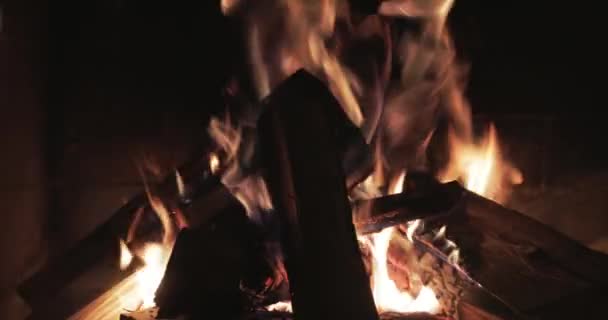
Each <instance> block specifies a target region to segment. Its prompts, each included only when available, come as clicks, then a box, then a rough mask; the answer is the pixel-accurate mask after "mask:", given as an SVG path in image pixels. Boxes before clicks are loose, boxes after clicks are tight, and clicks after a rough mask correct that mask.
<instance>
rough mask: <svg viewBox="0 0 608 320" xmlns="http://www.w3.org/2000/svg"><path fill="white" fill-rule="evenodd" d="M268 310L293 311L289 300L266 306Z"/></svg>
mask: <svg viewBox="0 0 608 320" xmlns="http://www.w3.org/2000/svg"><path fill="white" fill-rule="evenodd" d="M266 310H268V311H278V312H293V308H292V307H291V301H279V302H277V303H275V304H271V305H269V306H267V307H266Z"/></svg>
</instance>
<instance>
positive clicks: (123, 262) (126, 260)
mask: <svg viewBox="0 0 608 320" xmlns="http://www.w3.org/2000/svg"><path fill="white" fill-rule="evenodd" d="M132 261H133V254H132V253H131V251H130V250H129V248H128V247H127V244H126V243H125V242H124V241H123V240H122V239H120V270H124V269H126V268H127V267H129V265H131V262H132Z"/></svg>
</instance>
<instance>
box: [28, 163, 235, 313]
mask: <svg viewBox="0 0 608 320" xmlns="http://www.w3.org/2000/svg"><path fill="white" fill-rule="evenodd" d="M200 160H204V161H200ZM208 166H209V165H208V161H207V160H206V158H204V157H201V159H199V161H194V162H192V163H189V164H187V165H185V166H184V167H183V168H182V170H181V172H182V176H184V177H186V179H185V181H186V184H187V186H188V187H187V189H188V193H187V196H188V199H192V198H201V200H200V201H199V202H197V203H196V205H197V206H198V205H203V206H204V205H205V204H207V205H209V207H210V209H209V210H207V211H206V213H208V214H209V215H210V216H212V215H213V212H214V210H220V209H222V208H223V207H225V206H230V205H232V204H234V203H235V202H236V203H237V204H238V200H236V199H234V198H233V197H232V196H231V194H230V193H229V192H228V191H226V190H225V187H224V186H223V185H222V184H221V182H220V181H219V179H218V178H217V177H213V176H210V175H209V172H210V170H209V167H208ZM201 173H202V174H201ZM176 189H177V187H176V182H175V178H174V177H173V176H170V177H169V178H167V179H166V180H165V181H164V182H163V183H162V184H161V185H160V186H159V188H158V190H159V191H158V193H159V194H160V195H162V197H163V198H167V199H173V200H170V201H169V202H171V203H176V204H179V203H182V204H183V206H187V205H189V204H190V203H191V202H192V201H186V202H187V203H184V201H183V200H182V199H181V197H180V196H177V194H178V192H177V191H176ZM223 190H224V191H223ZM170 195H172V196H170ZM201 195H204V196H201ZM219 199H223V201H219ZM201 202H204V203H205V204H200V203H201ZM210 204H213V206H211V205H210ZM151 211H152V208H150V206H149V203H148V199H147V197H146V195H145V194H144V193H142V194H138V195H136V196H134V197H133V198H132V199H131V200H130V201H129V202H128V203H127V204H125V205H124V206H123V207H122V208H120V209H119V210H118V211H117V212H116V213H115V214H113V215H112V216H111V217H110V218H109V219H108V220H107V221H106V222H105V223H103V224H102V225H101V226H99V227H98V228H97V229H95V230H94V231H93V232H92V233H91V234H89V235H88V236H87V237H85V238H84V239H83V240H81V241H80V242H78V243H77V244H76V245H75V246H74V247H73V248H71V249H69V250H68V251H67V252H66V253H65V254H63V255H62V256H59V257H55V258H54V259H52V260H51V261H50V262H49V263H48V264H47V265H46V266H44V267H43V269H42V270H40V271H39V272H38V273H36V274H34V275H33V276H32V277H31V278H29V279H27V280H26V281H24V282H23V283H22V284H21V285H20V286H19V288H18V290H19V293H20V295H21V296H22V297H23V298H24V299H25V301H26V302H27V303H28V304H29V305H30V307H31V308H32V309H33V314H32V318H33V319H36V317H38V316H40V317H42V318H47V319H48V317H49V313H53V314H56V318H65V317H67V316H69V315H71V314H72V313H74V312H75V311H77V310H79V309H80V308H82V307H83V306H85V305H87V304H88V303H90V302H91V301H93V300H94V299H95V298H97V297H98V296H99V295H100V293H103V292H106V291H108V290H111V289H112V288H113V287H114V286H115V285H118V284H119V283H120V282H121V281H122V280H124V279H127V277H129V275H131V274H132V273H133V272H134V271H135V270H137V269H138V268H139V266H140V265H141V263H139V259H135V261H136V262H135V263H132V265H131V267H130V268H128V269H127V270H125V271H121V270H120V268H119V265H118V262H119V260H120V247H119V242H118V241H119V239H128V238H129V237H130V236H129V235H128V233H129V229H130V228H129V227H130V225H131V224H132V223H133V222H134V221H135V220H137V219H139V220H140V223H139V224H140V225H141V226H140V228H139V230H138V235H137V236H135V238H137V237H139V236H141V238H142V239H141V240H142V241H145V240H149V239H148V238H149V236H150V233H152V234H156V233H157V231H158V230H159V228H160V225H161V224H160V221H159V220H158V218H157V217H156V215H155V214H153V213H151ZM183 211H184V213H185V214H186V215H187V216H188V215H189V213H190V212H191V211H190V210H188V209H185V210H183ZM198 213H199V215H198V216H193V215H192V217H193V218H196V219H194V221H197V223H198V222H200V221H203V220H204V219H206V217H205V216H204V215H203V216H200V212H198ZM152 231H156V232H152ZM131 236H132V235H131ZM129 245H130V246H137V244H136V243H131V244H129ZM49 297H53V298H49Z"/></svg>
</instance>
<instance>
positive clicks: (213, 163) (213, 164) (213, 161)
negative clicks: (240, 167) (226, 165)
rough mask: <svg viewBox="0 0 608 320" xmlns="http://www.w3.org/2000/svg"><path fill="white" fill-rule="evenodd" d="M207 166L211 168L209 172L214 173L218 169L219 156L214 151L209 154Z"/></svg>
mask: <svg viewBox="0 0 608 320" xmlns="http://www.w3.org/2000/svg"><path fill="white" fill-rule="evenodd" d="M209 168H210V169H211V173H216V172H217V170H219V169H220V158H218V157H217V155H216V154H215V153H211V155H209Z"/></svg>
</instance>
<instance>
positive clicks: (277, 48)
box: [247, 0, 363, 126]
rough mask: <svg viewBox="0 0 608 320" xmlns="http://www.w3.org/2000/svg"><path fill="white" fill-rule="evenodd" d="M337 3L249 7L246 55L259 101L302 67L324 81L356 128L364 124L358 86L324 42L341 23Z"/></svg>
mask: <svg viewBox="0 0 608 320" xmlns="http://www.w3.org/2000/svg"><path fill="white" fill-rule="evenodd" d="M341 3H342V2H341V1H339V0H320V1H308V0H279V1H274V2H270V1H252V2H251V4H252V10H251V11H250V12H248V15H249V16H248V19H247V21H248V23H249V28H248V30H249V37H248V38H249V39H248V40H249V48H250V50H249V51H250V53H251V56H250V59H251V64H252V67H253V75H254V82H255V84H256V86H257V91H258V96H259V97H260V98H263V97H265V96H267V95H268V94H269V93H270V90H271V89H272V88H273V87H275V86H276V85H277V84H278V83H280V82H281V81H282V80H284V79H285V78H287V77H288V76H289V75H291V74H293V73H294V72H295V71H297V70H298V69H300V68H305V69H307V70H308V71H310V72H313V73H315V74H317V75H319V76H320V78H323V79H326V82H327V84H328V86H329V88H330V89H331V91H332V92H333V93H334V95H335V96H336V98H337V100H338V101H339V102H340V104H341V106H342V107H343V109H344V111H345V112H346V114H347V115H348V117H349V118H350V119H351V121H352V122H353V123H354V124H355V125H358V126H360V125H361V124H362V123H363V114H362V112H361V109H360V106H359V102H358V100H357V95H358V92H359V91H360V90H361V88H360V84H359V82H358V80H357V79H356V78H355V77H354V76H353V74H352V72H351V71H350V70H349V69H348V68H346V66H345V65H344V64H343V63H342V62H341V61H340V59H339V58H338V55H337V52H335V51H336V50H335V49H334V48H332V47H331V46H330V45H329V42H330V41H328V40H329V39H330V38H331V36H332V35H333V34H334V27H335V24H336V21H337V20H338V19H339V18H340V17H339V16H338V10H337V7H338V6H339V5H340V4H341ZM342 11H344V10H342ZM343 19H344V20H348V19H346V17H343Z"/></svg>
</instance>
